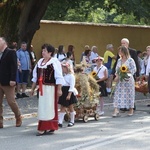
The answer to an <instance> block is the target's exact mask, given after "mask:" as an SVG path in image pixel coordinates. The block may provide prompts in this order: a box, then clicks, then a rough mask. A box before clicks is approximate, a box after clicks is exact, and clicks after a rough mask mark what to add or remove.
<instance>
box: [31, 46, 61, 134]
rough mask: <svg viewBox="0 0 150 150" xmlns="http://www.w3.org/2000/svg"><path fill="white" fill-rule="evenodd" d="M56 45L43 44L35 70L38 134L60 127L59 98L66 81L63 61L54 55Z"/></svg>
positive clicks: (32, 91)
mask: <svg viewBox="0 0 150 150" xmlns="http://www.w3.org/2000/svg"><path fill="white" fill-rule="evenodd" d="M54 50H55V49H54V47H53V46H51V45H49V44H44V45H43V46H42V56H43V58H41V59H40V60H39V61H38V62H37V64H36V66H35V68H34V70H33V78H32V81H33V84H32V88H31V95H33V93H34V89H35V87H36V84H38V85H39V103H38V119H39V122H38V134H37V136H38V135H45V134H48V133H53V132H54V131H55V130H57V129H58V108H57V99H58V96H61V95H62V91H61V85H62V84H63V83H64V78H63V75H62V68H61V63H60V62H59V61H58V59H57V58H54V57H52V56H53V54H54Z"/></svg>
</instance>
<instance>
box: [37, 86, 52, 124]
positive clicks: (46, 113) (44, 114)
mask: <svg viewBox="0 0 150 150" xmlns="http://www.w3.org/2000/svg"><path fill="white" fill-rule="evenodd" d="M42 88H43V95H42V96H41V94H40V93H39V103H38V119H39V120H45V121H46V120H52V119H53V118H54V117H55V86H49V85H42Z"/></svg>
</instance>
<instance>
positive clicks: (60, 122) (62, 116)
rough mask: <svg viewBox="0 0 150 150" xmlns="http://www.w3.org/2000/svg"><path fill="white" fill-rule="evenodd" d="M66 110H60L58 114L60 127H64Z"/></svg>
mask: <svg viewBox="0 0 150 150" xmlns="http://www.w3.org/2000/svg"><path fill="white" fill-rule="evenodd" d="M65 114H66V113H65V112H60V113H59V115H58V126H59V127H60V128H62V127H63V125H62V124H63V120H64V116H65Z"/></svg>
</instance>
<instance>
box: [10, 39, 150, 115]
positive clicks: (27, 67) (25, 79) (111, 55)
mask: <svg viewBox="0 0 150 150" xmlns="http://www.w3.org/2000/svg"><path fill="white" fill-rule="evenodd" d="M120 45H124V46H126V47H127V48H128V50H129V54H130V56H131V57H132V58H133V60H134V62H135V64H136V73H135V74H134V79H137V78H138V77H140V76H141V75H148V71H146V66H147V64H148V56H149V54H148V51H147V50H148V49H149V47H147V48H146V50H145V51H141V50H134V49H132V48H129V40H128V39H126V38H123V39H122V40H121V44H120ZM17 47H18V45H17V43H16V42H12V43H11V45H10V48H12V49H14V50H15V51H16V53H17V59H18V71H17V79H16V82H17V87H16V98H23V97H28V95H27V94H26V92H25V90H26V87H27V85H28V84H30V83H31V79H32V71H33V69H34V66H35V64H36V61H37V60H36V55H35V52H34V48H33V45H31V46H30V48H29V50H28V49H27V43H25V42H22V43H21V46H20V49H17ZM118 52H119V51H118V50H114V47H113V44H107V45H106V51H105V52H104V54H103V55H102V54H101V56H100V57H102V58H103V62H102V64H103V65H104V66H105V67H106V68H107V75H106V76H107V77H105V78H106V79H105V83H106V91H107V95H110V94H111V93H112V83H113V81H114V80H113V79H114V78H115V74H116V65H117V60H118V59H119V58H120V56H119V54H118ZM99 53H100V52H99V50H98V47H97V46H91V47H90V46H89V45H85V46H84V51H83V52H82V53H81V57H80V63H82V64H83V65H84V71H83V72H84V73H87V74H89V73H90V72H92V71H93V69H94V67H96V66H97V63H96V58H98V57H99ZM54 57H55V58H57V59H58V60H59V61H60V62H61V63H68V64H69V65H70V68H71V71H72V72H73V73H74V68H75V66H76V59H75V47H74V46H73V45H69V46H68V47H67V50H66V49H65V47H64V46H63V45H59V46H58V48H55V52H54ZM147 70H148V69H147ZM146 72H147V73H146ZM103 113H104V112H103V111H101V112H100V114H103Z"/></svg>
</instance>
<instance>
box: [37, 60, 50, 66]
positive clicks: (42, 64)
mask: <svg viewBox="0 0 150 150" xmlns="http://www.w3.org/2000/svg"><path fill="white" fill-rule="evenodd" d="M50 59H51V58H49V59H48V60H47V61H46V62H45V63H43V62H44V60H45V59H43V60H42V62H41V64H40V66H44V65H46V64H47V62H48V61H49V60H50Z"/></svg>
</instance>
